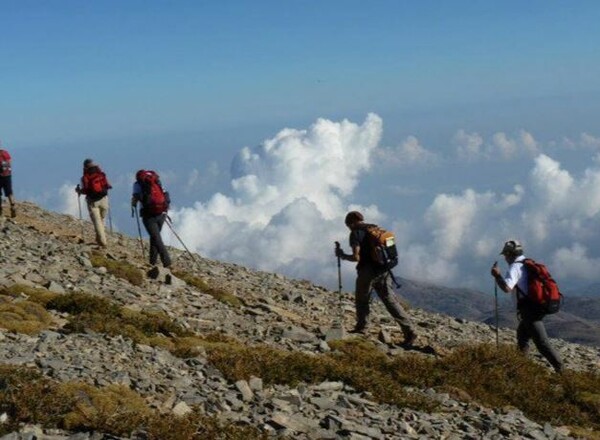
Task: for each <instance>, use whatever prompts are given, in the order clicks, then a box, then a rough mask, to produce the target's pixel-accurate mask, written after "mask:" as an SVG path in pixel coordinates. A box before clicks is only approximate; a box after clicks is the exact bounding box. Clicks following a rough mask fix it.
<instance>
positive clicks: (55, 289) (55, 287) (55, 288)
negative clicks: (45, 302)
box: [44, 281, 65, 293]
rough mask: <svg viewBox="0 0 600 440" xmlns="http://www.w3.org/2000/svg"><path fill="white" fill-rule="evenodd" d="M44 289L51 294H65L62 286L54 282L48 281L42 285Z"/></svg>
mask: <svg viewBox="0 0 600 440" xmlns="http://www.w3.org/2000/svg"><path fill="white" fill-rule="evenodd" d="M44 287H45V288H46V289H48V290H49V291H50V292H52V293H65V289H64V288H63V286H61V285H60V284H58V283H56V282H54V281H50V282H48V283H46V284H44Z"/></svg>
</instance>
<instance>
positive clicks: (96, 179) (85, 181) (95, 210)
mask: <svg viewBox="0 0 600 440" xmlns="http://www.w3.org/2000/svg"><path fill="white" fill-rule="evenodd" d="M111 188H112V186H111V185H110V183H108V180H107V179H106V174H104V172H103V171H102V170H101V169H100V167H99V166H98V165H96V164H95V163H94V161H93V160H92V159H86V160H84V161H83V177H82V178H81V186H79V185H77V187H76V188H75V192H77V194H78V195H81V194H85V200H86V202H87V207H88V211H89V213H90V219H91V220H92V223H93V225H94V230H95V231H96V244H97V245H98V246H100V247H106V245H107V241H106V232H105V230H104V219H105V218H106V216H107V214H108V210H109V205H108V190H109V189H111Z"/></svg>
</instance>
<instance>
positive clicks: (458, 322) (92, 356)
mask: <svg viewBox="0 0 600 440" xmlns="http://www.w3.org/2000/svg"><path fill="white" fill-rule="evenodd" d="M18 212H19V215H18V216H17V218H16V219H8V218H1V219H0V289H3V290H2V291H1V292H0V293H1V295H0V296H1V298H2V301H1V302H0V306H2V307H0V327H6V329H2V328H0V359H2V364H3V367H6V368H8V367H10V368H13V367H19V368H25V367H28V368H30V369H32V371H35V372H37V373H41V375H42V377H43V378H47V379H49V380H52V381H53V383H59V384H71V383H83V384H87V386H93V387H98V388H102V387H112V386H119V385H120V386H121V387H123V388H120V389H125V390H128V391H132V392H135V393H136V395H139V396H140V398H141V399H142V401H143V403H144V405H146V406H147V408H148V409H144V413H143V414H145V415H144V417H145V418H142V419H143V420H145V422H144V423H141V425H140V426H141V427H139V426H138V427H136V428H135V429H131V430H127V429H117V428H114V425H111V424H110V422H111V420H107V419H111V417H112V418H118V417H117V415H115V414H117V413H118V414H120V415H122V413H123V411H124V412H125V413H127V408H126V406H125V410H120V411H121V412H114V413H111V417H104V418H103V420H101V421H97V420H96V424H95V425H94V423H92V421H93V420H92V419H93V417H92V416H91V415H90V414H91V412H92V410H91V409H87V410H85V411H84V410H83V409H82V408H88V407H90V408H91V407H94V408H95V409H94V411H96V412H100V410H101V409H102V410H105V409H106V406H107V405H108V404H104V405H96V406H94V405H93V402H95V401H94V399H93V398H91V397H89V398H87V397H86V400H85V402H84V403H85V404H84V403H81V401H79V400H78V402H79V403H78V404H77V405H75V406H76V409H77V410H78V412H77V414H78V417H79V419H76V418H75V416H73V413H70V414H71V415H70V416H69V417H66V418H63V419H61V420H60V421H59V422H57V421H55V420H54V419H48V420H49V421H46V422H44V420H46V419H42V418H41V416H40V415H39V414H38V415H37V418H36V417H35V414H37V413H36V412H34V411H30V412H29V413H27V416H26V417H25V416H23V411H20V412H19V411H14V410H12V409H9V407H10V408H12V407H11V406H10V405H8V404H7V403H6V402H7V401H6V399H7V398H8V397H2V398H0V427H4V430H3V431H2V432H5V433H6V435H5V436H4V437H1V438H6V439H19V438H27V439H33V438H37V439H44V438H46V439H56V440H58V439H81V440H84V439H92V438H93V439H100V438H136V439H143V438H188V437H189V438H213V437H214V438H252V437H249V434H247V433H246V434H244V433H242V434H235V435H238V437H235V435H234V434H227V435H229V437H228V436H227V435H226V434H214V433H213V434H206V435H203V434H201V432H200V431H199V428H197V427H196V428H194V429H192V430H191V431H189V432H190V433H193V432H196V434H186V436H184V437H181V436H182V435H183V434H175V433H174V429H175V428H174V426H177V427H178V429H179V428H180V427H181V426H180V425H183V424H184V423H183V420H185V421H186V422H185V423H187V424H188V425H189V424H190V423H191V422H190V419H189V417H190V415H191V414H200V415H201V416H202V417H209V418H210V420H216V421H217V422H218V423H219V424H220V425H222V426H223V427H232V428H231V429H232V430H233V431H232V432H237V431H235V430H236V429H238V428H244V427H248V428H252V429H256V430H257V431H256V433H257V434H256V435H257V436H258V437H260V436H261V435H266V436H268V437H271V436H272V437H282V436H288V437H289V438H332V439H333V438H351V439H384V438H385V439H393V438H414V439H417V438H446V439H458V438H473V439H475V438H489V439H496V438H498V439H499V438H539V439H541V438H553V439H554V438H556V439H563V438H572V436H574V435H575V433H576V432H578V431H577V430H575V429H573V428H572V427H568V426H556V425H552V424H550V423H546V422H543V421H540V420H541V419H540V418H539V417H538V418H537V420H538V422H536V421H534V420H536V417H534V416H533V414H534V413H535V411H533V412H531V411H529V410H525V409H523V408H521V407H518V406H516V405H512V406H508V405H503V404H498V405H500V406H497V405H494V404H491V403H486V402H483V401H481V399H477V398H475V397H473V396H469V393H471V391H469V390H468V389H465V388H468V387H462V388H460V389H458V388H457V387H456V386H447V387H446V386H433V385H430V384H429V385H427V384H425V385H423V384H419V383H416V382H410V381H411V376H412V375H411V374H407V375H406V377H405V378H404V379H402V378H400V377H395V379H394V380H395V381H396V382H394V386H395V387H396V386H397V387H398V388H397V391H396V392H394V393H392V395H387V394H386V391H385V389H382V387H379V385H378V383H376V382H377V381H379V380H381V381H382V383H384V382H383V381H384V379H385V380H387V379H386V378H387V376H386V375H387V374H392V373H393V371H388V370H391V369H389V368H387V366H388V365H389V366H391V365H397V366H398V368H400V365H409V367H406V368H407V371H408V372H410V371H411V368H412V369H414V372H415V374H414V376H416V375H417V374H416V372H417V365H423V366H424V365H429V367H427V368H434V367H435V365H438V364H435V362H438V363H439V362H443V361H444V360H445V359H450V360H452V359H455V358H456V356H454V357H453V353H457V350H460V349H461V347H464V346H477V345H478V344H494V343H495V338H496V334H495V332H494V329H493V327H491V326H490V325H487V324H485V323H478V322H468V321H466V320H463V319H457V318H452V317H450V316H447V315H441V314H435V313H429V312H425V311H423V310H421V309H418V308H411V310H410V314H411V316H412V317H413V319H414V320H415V321H416V322H417V323H418V326H419V329H420V331H419V339H418V342H417V344H416V347H415V348H413V349H406V348H404V347H402V345H401V344H400V343H401V341H402V336H401V332H400V330H399V328H398V327H397V326H396V325H395V324H394V323H393V322H392V321H391V320H390V318H389V315H387V313H386V312H385V310H383V308H382V306H381V304H379V303H376V302H375V303H373V310H372V319H371V326H370V332H371V333H370V334H369V335H367V337H365V338H357V337H349V336H348V335H344V334H343V332H341V331H340V330H339V328H337V327H336V324H337V323H339V322H340V321H341V322H343V324H344V326H345V327H346V328H350V327H351V325H352V324H353V322H354V317H353V316H354V307H353V301H352V295H351V294H350V293H344V294H343V295H342V296H341V297H340V296H339V295H338V294H337V293H336V292H331V291H327V290H326V289H324V288H321V287H318V286H314V285H312V284H310V283H308V282H306V281H298V280H292V279H287V278H285V277H283V276H280V275H277V274H272V273H266V272H258V271H251V270H248V269H246V268H244V267H241V266H238V265H235V264H228V263H222V262H218V261H212V260H209V259H206V258H202V257H200V256H197V255H196V256H194V259H192V258H191V257H190V256H189V255H187V254H186V253H184V252H182V251H179V250H176V249H173V250H172V252H173V256H174V262H175V263H174V266H175V269H174V270H173V274H171V273H166V272H163V271H160V273H159V274H158V276H157V277H156V278H155V279H152V278H148V277H146V276H144V277H142V278H140V277H139V276H138V275H139V274H140V273H141V274H145V273H146V272H147V271H148V269H150V267H149V266H148V265H147V264H146V263H145V262H144V261H143V259H142V258H141V252H140V247H139V242H138V241H137V240H136V239H134V238H132V237H128V236H124V235H121V234H113V235H111V236H110V241H109V248H108V250H107V251H102V250H96V249H94V246H93V245H91V244H90V242H91V241H92V237H93V231H92V228H91V225H90V224H89V223H87V222H84V226H83V227H84V237H83V238H82V236H81V227H82V224H81V223H80V221H79V220H77V219H74V218H72V217H70V216H65V215H59V214H55V213H50V212H47V211H44V210H42V209H40V208H39V207H37V206H35V205H33V204H30V203H26V202H25V203H21V204H19V211H18ZM406 282H407V281H406V280H404V283H405V285H406ZM78 294H85V295H88V296H86V297H78V296H77V295H78ZM90 297H91V298H93V299H95V300H97V301H104V302H94V301H92V300H91V299H90ZM82 298H87V299H85V301H86V302H85V305H82V304H83V299H82ZM78 301H79V302H78ZM31 304H34V305H35V307H34V305H31ZM90 304H96V305H95V306H90ZM40 305H41V306H42V307H40ZM25 306H27V307H25ZM44 308H45V309H44ZM40 309H41V310H40ZM99 309H102V310H99ZM100 312H102V313H106V315H102V316H106V320H105V321H104V322H97V321H94V319H93V317H94V316H98V315H97V314H98V313H100ZM109 312H110V313H113V314H114V315H118V317H119V319H120V320H121V321H119V322H120V323H121V324H117V325H112V324H111V323H110V322H109V319H111V315H110V313H109ZM149 316H151V317H157V316H160V319H161V321H160V325H155V326H153V325H154V324H152V325H151V324H150V323H149V321H144V319H146V318H147V317H149ZM140 322H142V324H140V325H138V324H139V323H140ZM9 324H11V325H12V327H11V325H9ZM136 325H138V327H139V328H141V329H142V330H140V331H141V332H142V333H143V334H141V333H139V332H138V333H136V331H137V330H136V328H135V326H136ZM157 329H158V330H157ZM340 337H342V338H343V341H342V342H343V343H346V344H347V345H344V344H343V343H340V341H339V340H338V339H339V338H340ZM514 337H515V336H514V331H513V330H511V329H500V332H499V341H500V343H501V344H508V345H513V344H514ZM194 338H196V339H194ZM198 341H199V342H198ZM553 343H554V344H555V345H556V347H557V348H558V349H559V350H560V353H561V354H562V356H563V357H564V360H565V363H566V365H567V367H568V368H569V369H572V370H576V371H595V370H597V368H598V365H599V364H598V360H599V358H598V355H599V351H598V349H597V348H593V347H589V346H588V347H586V346H580V345H577V344H572V343H568V342H565V341H563V340H554V341H553ZM185 344H196V345H194V346H193V348H189V347H188V346H187V345H185ZM353 344H354V345H353ZM344 350H350V351H351V350H354V351H351V353H354V355H355V356H356V357H355V358H350V359H354V361H351V360H346V361H343V362H342V364H344V365H340V363H339V362H338V361H337V360H339V359H342V360H343V359H345V358H344V357H343V354H344ZM361 350H362V351H361ZM368 350H373V351H372V352H371V351H368ZM231 353H233V355H231ZM253 353H255V356H254V355H253ZM364 353H372V354H370V355H369V356H371V357H372V358H373V363H374V364H375V363H376V364H377V365H379V366H382V368H381V370H375V369H373V368H375V365H366V364H361V362H360V356H361V355H362V354H364ZM248 354H250V355H249V356H248ZM228 356H229V357H228ZM243 356H247V357H243ZM269 356H270V357H269ZM336 356H338V357H337V358H336ZM464 356H466V355H464ZM531 357H532V358H533V359H535V360H536V362H537V363H538V364H539V365H544V367H539V366H537V365H535V364H532V366H529V365H527V366H524V367H523V370H525V369H529V368H541V369H540V371H542V372H543V375H544V377H546V375H547V376H548V377H551V376H550V373H547V369H546V367H545V364H544V362H542V361H541V360H540V358H539V356H537V355H536V354H535V353H532V356H531ZM459 358H460V356H459ZM273 359H279V361H277V362H278V364H277V362H276V361H275V360H273ZM459 360H462V359H459ZM260 362H263V363H262V364H260ZM269 362H271V363H270V364H269ZM336 362H338V363H336ZM393 362H399V363H397V364H393ZM402 362H405V364H402ZM516 362H520V361H516ZM313 363H314V368H315V370H317V369H321V370H319V373H318V374H317V373H315V372H313V370H312V368H313ZM234 364H235V365H234ZM240 364H241V365H240ZM255 364H256V365H259V364H260V368H259V366H256V369H255V370H252V371H260V372H262V377H261V375H259V374H258V373H256V374H254V375H250V376H248V377H240V378H238V377H236V376H235V374H234V373H235V371H237V370H240V369H244V368H251V367H254V366H255ZM266 364H268V367H267V366H265V365H266ZM349 364H355V365H349ZM411 365H412V366H411ZM439 365H442V364H439ZM384 367H385V368H384ZM261 368H262V369H261ZM269 368H270V369H269ZM276 368H277V372H278V373H277V374H275V373H271V372H272V371H274V370H275V369H276ZM344 368H353V369H352V370H348V371H352V374H350V375H347V374H346V370H344ZM419 368H420V367H419ZM423 368H425V367H423ZM443 368H446V367H443ZM448 368H450V369H451V367H448ZM505 368H506V369H507V370H508V369H510V365H507V366H506V367H505ZM236 369H237V370H236ZM292 370H293V371H292ZM309 370H310V371H309ZM11 371H12V370H11ZM431 371H433V370H431ZM528 371H529V370H528ZM536 371H537V370H536ZM361 372H368V375H367V377H362V376H361ZM292 373H294V374H297V377H299V378H300V380H295V379H289V380H284V379H283V377H282V376H284V375H286V374H289V375H291V374H292ZM11 374H12V373H11ZM432 374H433V373H432ZM439 374H442V373H439ZM0 376H2V374H1V373H0ZM359 376H360V377H359ZM11 377H12V376H11ZM295 377H296V376H294V378H295ZM355 379H356V380H355ZM359 379H360V380H359ZM40 380H41V379H40ZM11 383H12V382H10V381H8V379H2V377H0V393H5V394H6V395H9V397H10V398H11V399H13V400H11V402H12V403H11V405H13V406H14V405H17V404H21V403H23V402H20V400H24V399H25V397H23V398H22V399H19V397H18V396H19V395H22V396H25V394H24V392H23V391H21V394H19V393H15V392H12V391H11V388H10V387H11V385H10V384H11ZM385 383H387V382H385ZM423 383H427V379H425V380H424V382H423ZM48 386H49V385H48ZM53 386H54V385H53ZM378 387H379V388H378ZM383 388H385V387H383ZM86 389H87V388H86ZM394 389H396V388H394ZM9 391H11V392H9ZM473 392H474V391H473ZM86 393H87V394H86V396H90V395H91V393H92V391H86ZM124 393H125V392H124V391H123V392H121V394H124ZM404 393H406V395H407V396H408V397H407V398H406V399H407V400H406V402H408V403H406V404H401V403H398V402H399V400H398V399H399V396H400V395H402V396H404ZM81 394H82V392H81V391H79V392H78V393H77V396H80V395H81ZM84 394H85V393H84ZM15 396H16V397H15ZM378 396H379V397H378ZM382 396H383V397H382ZM3 399H4V400H3ZM15 402H16V403H15ZM411 402H412V403H411ZM415 402H421V404H417V403H415ZM423 402H425V403H423ZM490 402H493V399H492V400H490ZM25 403H27V404H29V403H28V402H25ZM25 403H23V404H25ZM86 405H88V406H86ZM98 406H101V407H102V408H100V409H98ZM121 406H123V405H121ZM28 408H29V407H28ZM40 411H41V410H39V408H38V413H39V412H40ZM73 411H75V410H73ZM140 411H141V410H140ZM148 411H152V412H151V413H149V412H148ZM528 411H529V412H528ZM96 412H94V414H96ZM530 412H531V414H532V415H531V416H530V415H529V413H530ZM82 414H83V415H82ZM147 414H156V415H158V414H161V415H163V416H164V415H166V417H167V420H169V422H168V423H165V424H166V425H169V424H170V426H172V427H173V428H172V429H171V430H172V431H173V432H171V434H170V435H171V437H166V436H167V434H165V433H166V432H168V431H169V430H168V429H167V430H163V431H152V429H151V427H148V426H151V425H152V423H151V422H150V421H149V420H150V419H152V417H154V416H148V415H147ZM19 417H21V418H20V419H19ZM156 417H158V416H156ZM186 417H187V418H186ZM586 417H587V416H586ZM542 418H543V417H542ZM74 419H76V420H79V422H78V423H75V422H74V421H73V420H74ZM80 419H83V421H81V420H80ZM142 419H141V420H142ZM590 420H591V421H590V422H589V424H588V427H594V426H596V425H595V423H599V422H598V421H597V420H596V419H593V418H591V419H590ZM16 422H19V423H16ZM206 423H207V422H203V424H204V425H206ZM204 425H203V426H204ZM584 425H585V424H584ZM198 426H199V425H198ZM9 428H10V429H9ZM110 429H112V431H113V432H106V431H107V430H110ZM156 429H158V428H156ZM223 429H225V428H223ZM90 430H94V431H95V432H90ZM194 430H195V431H194ZM103 431H104V433H103ZM153 432H163V434H160V436H158V435H157V434H153ZM215 432H216V431H215ZM219 432H220V431H219ZM223 432H224V431H223ZM253 432H254V431H253ZM252 435H254V434H252ZM258 437H257V438H258Z"/></svg>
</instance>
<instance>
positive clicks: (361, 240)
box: [335, 211, 417, 347]
mask: <svg viewBox="0 0 600 440" xmlns="http://www.w3.org/2000/svg"><path fill="white" fill-rule="evenodd" d="M345 223H346V226H347V227H348V228H349V229H350V247H351V248H352V253H351V254H346V253H344V251H343V250H342V249H341V248H340V247H339V246H336V249H335V255H336V257H338V258H340V259H342V260H346V261H353V262H356V263H357V264H356V271H357V277H356V290H355V305H356V326H355V327H354V329H353V330H351V331H350V333H362V334H364V333H365V329H366V327H367V318H368V316H369V312H370V304H369V300H370V296H371V289H375V292H377V295H378V296H379V298H380V299H381V301H382V302H383V304H384V305H385V307H386V309H387V311H388V312H389V313H390V315H392V317H393V318H394V319H395V320H396V322H397V323H398V324H399V325H400V328H401V329H402V332H403V334H404V343H403V344H404V345H405V346H407V347H410V346H412V345H413V344H414V342H415V340H416V338H417V333H416V331H415V327H414V324H413V323H412V321H411V319H410V316H409V315H408V314H407V313H406V311H405V310H404V309H403V308H402V305H400V302H399V301H398V298H397V297H396V294H395V293H394V291H393V289H392V280H393V275H392V273H391V268H392V267H394V266H395V265H396V264H397V263H398V253H397V251H396V245H395V243H394V240H393V234H391V233H389V232H387V231H385V230H384V229H382V228H380V227H378V226H377V225H371V224H367V223H364V216H363V215H362V214H361V213H360V212H358V211H351V212H349V213H348V214H347V215H346V219H345ZM394 281H395V280H394Z"/></svg>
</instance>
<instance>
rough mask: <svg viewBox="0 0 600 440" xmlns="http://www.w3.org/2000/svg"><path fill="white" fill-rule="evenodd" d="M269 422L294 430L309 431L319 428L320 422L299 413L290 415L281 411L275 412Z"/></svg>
mask: <svg viewBox="0 0 600 440" xmlns="http://www.w3.org/2000/svg"><path fill="white" fill-rule="evenodd" d="M269 422H270V423H271V424H273V425H275V426H279V427H281V428H286V429H289V430H291V431H294V432H309V431H312V430H313V429H317V428H318V423H317V422H315V421H314V420H309V419H307V418H306V417H303V416H301V415H299V414H293V415H288V414H284V413H280V412H276V413H274V414H273V415H272V416H271V418H270V420H269Z"/></svg>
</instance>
